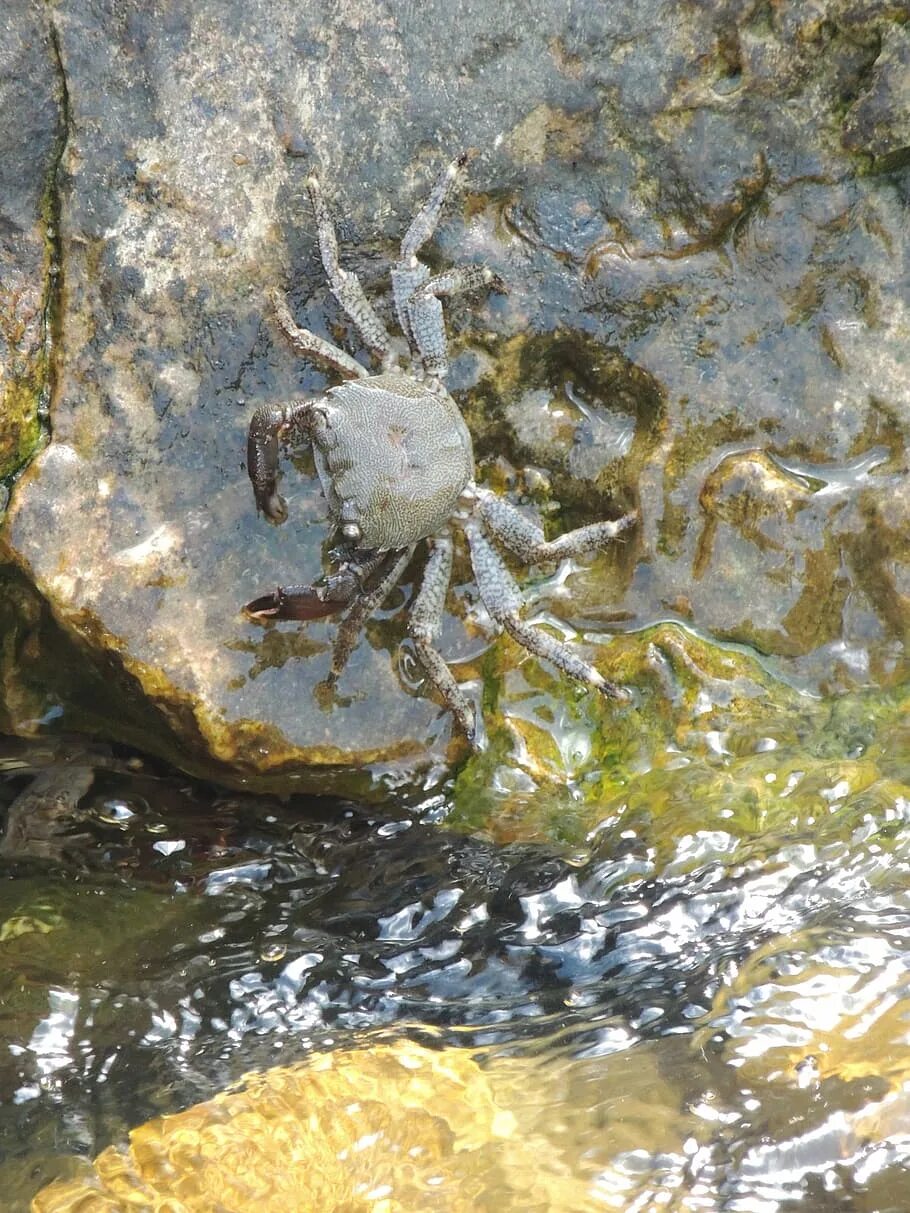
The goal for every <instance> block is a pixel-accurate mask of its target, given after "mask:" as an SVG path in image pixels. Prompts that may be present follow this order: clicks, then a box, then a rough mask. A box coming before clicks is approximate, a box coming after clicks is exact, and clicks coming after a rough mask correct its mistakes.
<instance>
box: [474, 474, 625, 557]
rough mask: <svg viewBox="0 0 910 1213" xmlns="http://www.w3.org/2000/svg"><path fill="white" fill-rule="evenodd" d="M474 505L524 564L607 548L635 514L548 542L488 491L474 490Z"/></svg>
mask: <svg viewBox="0 0 910 1213" xmlns="http://www.w3.org/2000/svg"><path fill="white" fill-rule="evenodd" d="M477 503H478V506H479V513H480V517H481V520H482V521H483V524H484V526H485V527H486V529H487V530H488V531H489V532H490V534H491V535H493V536H494V537H495V538H496V539H498V540H500V541H501V542H502V543H504V544H505V546H506V547H507V548H508V549H509V551H511V552H514V553H515V555H516V556H519V557H521V559H522V560H523V561H525V563H526V564H537V563H538V562H539V561H542V560H562V559H563V558H565V557H566V556H581V555H583V554H584V553H585V552H591V551H595V550H596V549H597V548H602V547H606V545H607V544H608V543H611V542H612V541H613V540H614V539H616V537H617V536H618V535H620V534H621V533H622V532H623V531H625V530H628V528H629V527H631V526H632V525H633V524H634V523H635V521H636V519H637V518H638V514H637V512H636V511H634V510H633V511H632V512H631V513H629V514H624V515H623V516H622V518H617V519H616V520H615V521H614V522H595V523H592V524H591V525H590V526H580V527H578V528H577V529H576V530H574V531H567V532H566V533H565V534H564V535H559V536H558V537H557V538H556V539H551V540H550V541H549V542H548V541H547V540H546V539H544V534H543V530H542V529H541V527H540V526H538V524H537V523H536V522H532V521H531V519H530V518H526V517H525V515H524V514H522V513H521V512H520V511H519V510H517V509H516V508H515V506H514V505H512V504H511V503H510V502H508V501H505V500H504V499H503V498H502V497H497V496H496V494H495V493H491V492H490V490H489V489H478V490H477Z"/></svg>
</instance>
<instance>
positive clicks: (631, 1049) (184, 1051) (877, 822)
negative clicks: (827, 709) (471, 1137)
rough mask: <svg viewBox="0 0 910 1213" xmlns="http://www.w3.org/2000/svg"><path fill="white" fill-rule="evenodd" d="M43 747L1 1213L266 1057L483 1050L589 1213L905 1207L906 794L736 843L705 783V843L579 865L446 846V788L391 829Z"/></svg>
mask: <svg viewBox="0 0 910 1213" xmlns="http://www.w3.org/2000/svg"><path fill="white" fill-rule="evenodd" d="M55 757H56V761H55V762H54V764H52V766H51V767H50V768H41V767H39V766H37V765H36V760H35V759H34V757H33V756H32V757H30V756H29V754H28V753H27V752H26V751H25V750H23V749H22V747H17V748H16V750H15V752H11V754H10V756H9V757H8V759H7V760H6V763H5V766H6V773H5V776H4V783H3V797H4V800H5V802H6V803H7V804H11V803H12V804H13V805H14V808H13V810H11V812H12V819H13V820H15V817H16V813H15V805H16V804H17V803H18V804H20V805H21V804H22V800H20V801H18V802H17V801H15V797H16V796H21V795H22V794H23V793H25V794H26V795H28V790H29V789H31V790H32V793H34V789H35V788H36V787H38V789H39V791H41V789H42V786H43V785H42V784H41V780H42V779H43V780H44V781H45V782H46V783H47V784H48V786H49V787H50V786H56V787H57V788H58V791H57V798H56V801H54V800H53V798H50V799H49V798H48V794H47V791H48V789H47V787H44V789H43V795H44V803H45V806H47V805H48V804H51V803H53V804H56V806H57V807H56V810H55V811H56V814H57V816H56V817H55V816H54V812H52V811H51V810H49V809H47V807H45V811H44V818H45V826H44V827H41V826H38V827H35V826H33V827H32V835H37V837H35V836H31V837H30V836H29V835H28V831H25V832H24V834H23V835H22V836H20V837H17V838H15V839H14V840H13V845H11V846H10V845H8V846H7V852H8V853H7V854H6V856H5V858H4V861H3V869H2V871H3V876H4V880H3V883H2V885H0V890H2V892H0V897H2V904H0V948H2V950H3V954H4V963H3V972H4V987H5V988H4V993H3V1039H4V1041H5V1043H6V1048H5V1049H4V1050H3V1053H2V1057H0V1083H2V1108H0V1140H2V1142H3V1145H4V1156H5V1161H4V1162H3V1164H2V1171H0V1179H2V1183H3V1187H4V1190H5V1191H7V1192H8V1193H10V1194H14V1195H10V1197H9V1200H10V1203H8V1204H6V1205H5V1206H4V1207H5V1208H9V1209H11V1210H15V1209H25V1208H27V1207H28V1199H29V1197H30V1196H31V1195H32V1194H33V1193H34V1192H35V1191H36V1190H37V1189H38V1188H39V1187H40V1186H41V1185H42V1183H44V1182H46V1181H47V1180H48V1179H50V1178H52V1177H53V1176H54V1175H57V1174H60V1173H63V1172H66V1170H67V1167H68V1165H69V1164H68V1163H67V1156H69V1155H79V1156H83V1157H91V1156H93V1155H95V1154H97V1153H98V1152H99V1151H100V1150H101V1149H102V1148H104V1147H105V1146H107V1145H108V1144H110V1143H111V1142H115V1143H116V1142H122V1141H123V1140H125V1136H126V1131H127V1129H128V1128H130V1127H132V1126H135V1125H136V1124H138V1123H140V1122H142V1121H143V1120H146V1119H147V1118H149V1117H151V1116H154V1115H156V1114H159V1113H161V1112H168V1111H175V1110H178V1109H180V1108H183V1107H187V1106H189V1105H190V1104H192V1103H194V1102H197V1101H199V1100H204V1099H207V1098H209V1097H210V1096H211V1095H212V1094H213V1093H214V1092H215V1091H217V1090H219V1089H221V1088H223V1087H224V1086H225V1085H226V1084H228V1083H229V1082H230V1081H231V1080H234V1079H236V1078H238V1077H239V1076H240V1075H242V1074H243V1073H245V1072H247V1071H250V1070H264V1069H266V1068H267V1067H270V1066H273V1065H276V1064H281V1065H287V1064H290V1063H295V1062H299V1061H301V1060H303V1059H305V1058H306V1057H307V1056H308V1055H309V1054H310V1053H311V1052H312V1051H313V1050H333V1049H345V1048H349V1047H350V1046H351V1045H352V1044H355V1043H356V1044H357V1045H359V1046H360V1047H369V1046H370V1042H371V1041H372V1040H374V1039H375V1041H376V1042H380V1041H382V1042H388V1041H389V1040H395V1039H399V1038H401V1037H405V1038H410V1039H419V1040H423V1041H425V1042H427V1043H428V1044H429V1045H430V1047H432V1048H434V1049H440V1048H443V1047H446V1046H449V1047H452V1048H455V1049H458V1050H460V1051H463V1052H464V1053H465V1055H466V1056H470V1057H471V1058H474V1059H475V1060H477V1061H478V1062H479V1064H480V1067H481V1070H482V1072H483V1073H485V1074H486V1075H488V1076H489V1078H490V1080H491V1081H495V1083H497V1084H498V1086H497V1090H498V1091H499V1095H498V1098H499V1099H500V1100H501V1101H504V1103H505V1104H506V1105H510V1106H512V1105H514V1106H515V1107H517V1108H520V1109H523V1114H524V1115H525V1116H526V1117H527V1118H528V1126H529V1127H528V1129H527V1131H528V1132H533V1133H535V1134H537V1137H538V1138H539V1139H540V1140H541V1141H543V1142H545V1143H546V1144H545V1148H546V1150H549V1151H551V1154H550V1155H549V1156H548V1157H547V1159H546V1161H545V1162H544V1161H543V1159H542V1163H541V1165H542V1166H553V1167H557V1164H558V1165H559V1166H562V1167H563V1168H564V1169H567V1170H568V1172H570V1173H571V1174H572V1175H573V1176H574V1177H575V1180H577V1181H578V1182H579V1183H582V1184H583V1185H584V1190H585V1193H586V1196H585V1201H586V1202H587V1203H586V1204H585V1205H584V1207H585V1208H588V1207H590V1208H592V1209H597V1208H621V1209H643V1210H644V1209H651V1208H655V1209H657V1208H670V1209H680V1210H682V1209H686V1210H688V1209H720V1208H723V1209H731V1210H750V1211H751V1210H766V1209H767V1210H777V1209H781V1210H785V1209H790V1208H797V1207H798V1208H800V1209H805V1208H810V1209H819V1210H828V1209H860V1210H865V1209H869V1210H872V1209H876V1210H877V1209H904V1208H907V1207H910V1199H908V1197H907V1192H908V1191H910V1188H908V1186H907V1180H908V1175H907V1167H908V1165H910V1099H908V1092H910V1085H908V1081H907V1079H908V1075H907V1069H908V1064H907V1061H906V1058H907V1057H908V1053H907V1044H908V1033H910V1018H908V1016H910V968H908V943H907V940H908V938H910V936H908V928H910V862H908V861H910V833H908V830H907V818H908V815H910V790H908V789H907V788H906V787H905V786H904V785H903V784H902V783H900V782H898V781H897V780H895V779H894V778H891V777H887V778H886V777H884V776H878V777H873V775H871V774H870V770H869V768H868V767H864V766H863V764H862V763H861V762H858V763H856V764H854V765H853V766H852V767H850V766H849V764H848V765H847V766H846V767H845V766H844V764H841V765H840V766H839V767H838V768H837V771H835V772H833V773H832V772H831V771H830V770H829V771H828V776H827V780H828V781H827V782H826V780H825V779H824V778H822V777H821V776H820V774H819V772H818V771H814V772H808V773H807V772H805V771H804V772H800V773H798V774H797V775H796V776H795V777H793V775H792V772H791V777H789V778H787V779H782V780H781V783H780V787H779V792H778V793H777V797H778V800H779V801H780V802H781V804H782V805H784V806H785V807H786V812H781V813H780V814H779V815H778V816H777V817H776V818H774V819H768V818H767V816H765V818H764V819H762V818H761V815H758V814H757V815H756V818H755V820H754V821H753V822H752V823H751V825H750V824H748V823H747V824H746V825H744V824H743V822H742V821H741V820H736V821H733V822H731V823H730V828H729V829H722V828H717V827H718V823H719V821H720V820H722V817H721V814H722V812H723V810H722V809H718V805H716V804H712V803H711V802H710V798H709V797H708V798H706V800H705V803H704V804H702V805H700V806H699V809H700V816H701V817H702V819H703V820H704V821H705V822H707V823H708V824H709V825H710V828H704V829H695V830H691V829H687V828H685V827H684V826H683V827H681V826H680V824H679V822H677V823H675V824H674V821H673V819H672V817H671V816H669V815H665V816H664V817H663V819H661V818H656V819H654V820H651V821H648V820H646V819H645V818H643V817H642V815H641V814H640V813H632V812H630V813H629V814H628V815H626V816H625V817H624V816H623V815H622V814H620V815H619V816H618V817H616V816H614V817H613V818H611V819H610V820H609V821H606V822H605V823H604V825H603V828H601V829H599V830H595V831H592V834H591V836H590V840H589V846H588V848H587V850H585V851H575V852H573V853H572V854H571V855H565V854H559V853H556V852H555V851H554V850H553V849H552V848H548V847H546V846H544V845H537V844H534V845H532V844H512V845H508V846H496V845H493V844H492V843H488V842H486V841H484V840H482V839H478V838H471V837H464V836H462V835H459V834H456V833H452V832H449V831H447V830H446V828H445V825H444V822H443V823H442V824H440V820H439V819H440V818H444V816H445V811H446V806H445V804H444V803H443V802H441V801H438V800H436V801H433V802H432V803H431V804H429V805H427V806H425V807H424V808H423V809H422V810H421V809H418V810H416V811H415V812H413V813H411V814H408V815H402V816H401V817H400V818H397V819H395V818H387V817H381V816H375V815H372V814H371V813H369V812H367V811H365V810H363V809H359V808H356V807H353V806H349V807H344V806H341V807H339V806H337V805H331V804H313V803H307V804H294V803H288V804H281V803H279V802H278V801H267V800H263V799H244V798H242V797H238V796H225V795H224V794H219V793H217V792H215V791H214V790H212V789H209V788H206V787H204V786H200V785H197V784H193V783H191V782H190V781H188V780H186V779H180V778H177V777H175V776H172V775H169V774H168V773H166V772H164V771H159V770H155V769H151V768H149V767H148V766H143V765H142V764H141V763H139V762H138V761H137V760H132V762H127V760H126V759H121V758H118V759H105V760H99V758H98V756H97V754H92V753H81V754H80V753H79V752H78V751H75V752H73V753H69V752H66V753H64V751H63V750H60V749H58V751H57V753H56V755H55ZM63 757H67V759H68V762H67V764H66V765H63V764H62V763H61V759H62V758H63ZM42 761H44V759H42ZM99 762H101V765H98V764H99ZM105 762H106V763H107V766H106V767H105V765H104V763H105ZM49 771H53V772H55V773H56V776H55V779H56V782H55V781H54V780H51V779H50V775H49ZM60 772H63V779H62V781H61V780H60V779H59V778H56V777H57V776H59V775H60ZM845 772H846V773H845ZM768 773H769V774H773V771H771V770H769V772H768ZM36 775H37V776H38V781H37V783H36ZM771 782H773V781H771ZM60 788H62V789H64V791H65V790H66V789H69V790H70V792H71V797H70V800H71V802H73V801H75V802H78V804H77V808H76V809H75V812H74V815H70V816H66V813H65V812H64V816H63V817H62V818H61V817H60V812H61V808H60V806H61V803H63V810H67V808H69V809H72V807H73V805H72V803H70V804H69V806H67V803H66V796H65V795H63V794H61V792H60ZM32 807H34V806H32ZM41 816H42V815H41V814H40V813H39V814H38V815H37V819H40V818H41ZM30 820H32V821H34V820H36V818H35V817H34V815H33V816H32V818H30ZM10 852H11V853H10ZM36 852H39V853H40V856H39V857H38V858H35V857H34V856H35V853H36ZM557 1169H558V1168H557ZM497 1183H498V1184H499V1185H503V1184H505V1186H504V1187H502V1186H500V1189H499V1190H497V1191H495V1192H493V1193H492V1194H490V1193H488V1195H489V1198H490V1200H491V1201H492V1202H493V1203H494V1204H496V1205H497V1206H498V1207H499V1208H510V1209H516V1210H519V1209H524V1208H526V1207H527V1206H526V1205H524V1204H523V1203H522V1195H521V1191H520V1190H511V1189H510V1188H509V1186H508V1183H507V1182H506V1181H504V1180H503V1179H502V1177H500V1178H499V1179H498V1180H497ZM485 1199H486V1197H485ZM415 1207H417V1206H415ZM427 1207H429V1206H427ZM434 1207H435V1206H434ZM441 1207H444V1206H441ZM477 1207H487V1206H486V1205H485V1204H482V1203H478V1205H477ZM491 1207H492V1206H491ZM554 1207H555V1206H554Z"/></svg>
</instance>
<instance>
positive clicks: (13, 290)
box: [0, 0, 66, 478]
mask: <svg viewBox="0 0 910 1213" xmlns="http://www.w3.org/2000/svg"><path fill="white" fill-rule="evenodd" d="M56 58H57V56H56V48H55V45H54V41H53V37H52V31H51V28H50V26H49V25H48V22H47V19H46V16H45V5H43V4H41V3H39V2H38V0H10V2H9V3H8V4H5V5H4V8H3V13H2V15H0V418H2V424H0V478H2V477H7V476H9V475H11V474H12V473H14V472H15V471H16V470H17V468H18V467H19V466H20V465H21V464H22V462H23V461H24V460H25V459H26V458H27V457H28V456H29V455H30V454H31V453H32V450H33V449H34V447H35V444H36V442H37V441H38V438H39V424H40V423H39V414H40V412H41V409H42V408H43V407H45V406H46V404H47V400H46V390H47V372H48V368H47V360H46V357H45V351H46V342H47V337H48V326H49V324H50V323H51V322H52V319H53V314H52V313H53V309H52V302H53V294H54V291H53V287H54V284H55V282H56V273H57V264H56V261H57V252H58V244H57V232H56V218H57V216H56V206H55V202H54V192H53V189H52V182H53V177H54V169H55V165H56V161H57V158H58V156H59V154H60V151H61V149H62V146H63V143H62V140H63V123H64V111H65V107H66V98H65V94H64V92H63V89H62V85H61V80H60V77H59V73H58V71H57V65H56Z"/></svg>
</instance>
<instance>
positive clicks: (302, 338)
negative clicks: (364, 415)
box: [269, 291, 370, 379]
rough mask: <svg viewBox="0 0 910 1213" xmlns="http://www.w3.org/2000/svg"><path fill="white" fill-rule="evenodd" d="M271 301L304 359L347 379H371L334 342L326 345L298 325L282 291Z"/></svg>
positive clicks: (271, 293) (279, 321) (280, 320)
mask: <svg viewBox="0 0 910 1213" xmlns="http://www.w3.org/2000/svg"><path fill="white" fill-rule="evenodd" d="M269 299H270V300H271V303H272V307H273V308H274V309H275V319H276V320H277V321H278V324H279V325H280V326H281V331H282V332H283V333H284V335H285V337H287V339H288V341H290V343H291V345H292V347H293V349H294V351H295V353H297V354H299V355H300V357H301V358H307V359H309V360H310V361H311V362H322V363H324V364H325V365H326V366H329V367H331V368H332V370H333V371H337V372H338V374H339V375H343V376H344V378H345V379H363V378H365V377H366V376H367V375H369V373H370V372H369V371H368V370H367V369H366V367H365V366H361V365H360V363H359V362H358V361H357V359H356V358H352V357H351V355H350V354H347V353H345V351H344V350H340V349H339V348H338V346H337V345H332V343H331V341H326V340H325V339H324V338H323V337H319V336H318V335H317V334H316V333H311V332H310V330H309V329H302V328H300V327H299V326H298V325H296V324H295V323H294V319H293V317H292V316H291V310H290V308H289V307H288V305H287V300H286V299H285V298H284V296H283V295H281V294H280V293H279V292H278V291H270V292H269Z"/></svg>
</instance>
